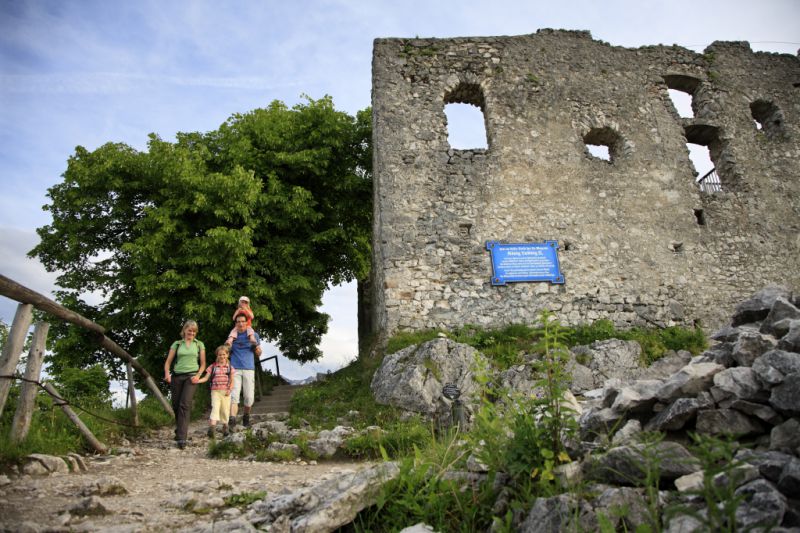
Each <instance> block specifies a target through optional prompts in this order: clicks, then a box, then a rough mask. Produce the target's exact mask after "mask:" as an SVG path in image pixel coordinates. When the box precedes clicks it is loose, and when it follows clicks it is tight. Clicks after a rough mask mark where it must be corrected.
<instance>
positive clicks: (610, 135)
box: [583, 126, 622, 163]
mask: <svg viewBox="0 0 800 533" xmlns="http://www.w3.org/2000/svg"><path fill="white" fill-rule="evenodd" d="M583 143H584V144H585V145H586V153H587V154H589V156H590V157H591V158H592V159H599V160H600V161H606V162H608V163H613V162H614V161H615V160H616V159H617V158H618V157H619V156H620V154H621V153H622V148H621V147H622V137H620V135H619V133H617V132H616V131H614V130H613V129H611V128H609V127H607V126H606V127H603V128H592V129H591V130H589V133H587V134H586V135H584V136H583Z"/></svg>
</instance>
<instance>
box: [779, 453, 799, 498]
mask: <svg viewBox="0 0 800 533" xmlns="http://www.w3.org/2000/svg"><path fill="white" fill-rule="evenodd" d="M778 488H779V489H780V491H781V492H782V493H783V494H785V495H786V496H788V497H790V498H800V459H797V458H796V457H792V459H791V461H789V462H788V463H787V464H786V466H785V467H784V468H783V470H782V471H781V475H780V477H779V478H778Z"/></svg>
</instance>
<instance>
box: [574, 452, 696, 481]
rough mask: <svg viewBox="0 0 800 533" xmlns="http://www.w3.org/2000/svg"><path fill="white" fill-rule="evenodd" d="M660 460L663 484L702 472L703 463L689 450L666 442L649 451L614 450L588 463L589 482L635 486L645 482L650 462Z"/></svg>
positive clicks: (660, 473)
mask: <svg viewBox="0 0 800 533" xmlns="http://www.w3.org/2000/svg"><path fill="white" fill-rule="evenodd" d="M655 457H658V459H659V460H660V464H659V468H660V470H659V475H660V479H661V480H662V481H664V480H674V479H677V478H679V477H681V476H685V475H686V474H691V473H692V472H695V471H697V470H698V468H699V463H698V461H697V459H696V458H695V457H693V456H692V454H690V453H689V452H688V451H687V450H686V448H684V447H683V446H681V445H680V444H678V443H677V442H669V441H663V442H659V443H657V444H655V445H653V446H652V447H650V448H648V447H646V446H645V445H643V444H634V445H630V446H619V447H617V448H612V449H611V450H609V451H608V452H607V453H605V454H603V455H600V456H599V457H592V458H590V459H588V460H587V461H586V462H585V463H584V474H585V477H586V478H587V479H593V480H595V481H598V482H601V483H616V484H621V485H633V484H636V483H640V482H642V481H644V479H645V475H646V473H645V471H644V468H645V465H647V464H648V458H650V459H649V460H650V462H652V458H655Z"/></svg>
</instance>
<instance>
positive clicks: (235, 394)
mask: <svg viewBox="0 0 800 533" xmlns="http://www.w3.org/2000/svg"><path fill="white" fill-rule="evenodd" d="M242 389H244V391H243V390H242ZM242 392H244V406H245V407H250V406H251V405H253V402H255V397H256V394H255V393H256V371H255V370H239V369H238V368H237V369H236V372H234V374H233V390H232V391H231V405H238V404H239V395H241V394H242Z"/></svg>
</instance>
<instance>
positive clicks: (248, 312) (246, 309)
mask: <svg viewBox="0 0 800 533" xmlns="http://www.w3.org/2000/svg"><path fill="white" fill-rule="evenodd" d="M239 315H241V316H243V317H245V318H246V319H247V338H248V339H249V340H250V344H252V345H253V346H255V345H256V344H257V341H256V332H255V330H254V329H253V327H252V324H253V318H255V314H253V310H252V309H250V298H248V297H247V296H241V297H240V298H239V305H238V307H237V308H236V311H234V312H233V321H234V322H236V317H237V316H239ZM238 334H239V332H238V331H236V328H235V327H234V328H233V329H232V330H231V332H230V333H229V334H228V339H227V340H226V341H225V344H226V345H228V346H230V345H231V344H233V341H234V340H235V339H236V336H237V335H238Z"/></svg>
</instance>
